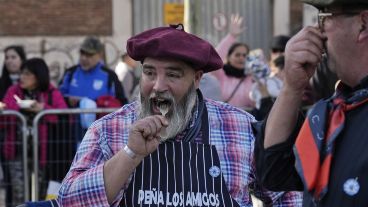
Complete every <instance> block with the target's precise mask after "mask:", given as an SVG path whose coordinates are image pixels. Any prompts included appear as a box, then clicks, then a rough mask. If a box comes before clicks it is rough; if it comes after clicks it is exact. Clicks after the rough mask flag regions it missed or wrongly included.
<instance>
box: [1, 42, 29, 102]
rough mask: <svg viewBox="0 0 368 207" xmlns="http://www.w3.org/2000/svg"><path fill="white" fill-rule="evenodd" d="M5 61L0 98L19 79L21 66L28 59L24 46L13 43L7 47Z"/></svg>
mask: <svg viewBox="0 0 368 207" xmlns="http://www.w3.org/2000/svg"><path fill="white" fill-rule="evenodd" d="M4 54H5V61H4V66H3V69H2V73H1V77H0V100H2V99H3V98H4V95H5V93H6V91H7V90H8V88H9V87H10V86H12V85H15V84H17V83H18V81H19V74H20V66H21V65H22V63H23V62H24V61H25V60H26V53H25V52H24V49H23V47H22V46H18V45H11V46H8V47H6V48H5V50H4Z"/></svg>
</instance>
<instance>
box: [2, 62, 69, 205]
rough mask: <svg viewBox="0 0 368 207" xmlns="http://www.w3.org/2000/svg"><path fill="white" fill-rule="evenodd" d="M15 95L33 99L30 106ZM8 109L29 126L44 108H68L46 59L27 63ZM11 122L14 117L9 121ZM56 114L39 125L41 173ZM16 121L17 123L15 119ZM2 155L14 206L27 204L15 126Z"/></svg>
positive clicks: (9, 97)
mask: <svg viewBox="0 0 368 207" xmlns="http://www.w3.org/2000/svg"><path fill="white" fill-rule="evenodd" d="M15 96H18V97H19V98H20V99H22V100H34V102H33V104H31V105H30V106H29V107H25V108H20V106H19V105H18V103H17V101H16V99H15V98H14V97H15ZM3 102H4V104H6V107H5V109H10V110H16V111H20V112H21V113H23V114H24V115H26V118H27V122H28V125H31V124H32V121H33V118H34V117H35V115H36V114H37V113H38V112H40V111H42V110H45V109H63V108H67V105H66V103H65V101H64V98H63V96H62V95H61V93H60V91H59V90H58V89H57V88H55V87H54V86H53V85H52V84H51V83H50V76H49V69H48V67H47V65H46V63H45V61H44V60H43V59H40V58H32V59H29V60H26V61H25V62H24V63H23V64H22V66H21V70H20V80H19V83H18V84H16V85H13V86H11V87H10V88H9V89H8V90H7V92H6V94H5V97H4V99H3ZM9 119H10V120H11V118H9ZM57 121H58V118H57V116H56V115H47V116H45V117H44V118H43V119H42V121H41V122H40V125H39V129H38V130H39V137H38V139H39V146H40V147H39V163H40V166H39V167H40V169H41V170H40V172H42V171H43V170H44V169H45V166H46V160H47V141H48V132H47V126H48V125H47V124H50V123H56V122H57ZM13 122H14V120H13ZM6 129H7V133H6V137H5V141H4V149H3V155H4V158H5V160H6V162H7V163H8V164H9V165H8V168H9V172H10V175H12V176H11V177H10V184H11V192H7V193H11V195H12V202H11V203H12V205H17V204H20V203H22V202H24V192H23V178H24V177H23V176H24V175H23V172H22V170H21V169H22V150H21V146H22V145H21V144H16V143H21V139H20V138H21V137H20V136H17V133H16V131H17V130H16V125H15V124H13V125H10V126H7V127H6Z"/></svg>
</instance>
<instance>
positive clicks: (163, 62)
mask: <svg viewBox="0 0 368 207" xmlns="http://www.w3.org/2000/svg"><path fill="white" fill-rule="evenodd" d="M142 65H143V67H145V66H150V67H163V68H172V69H175V68H176V69H183V70H186V69H191V70H194V69H193V68H192V67H191V66H190V65H189V64H187V63H186V62H184V61H182V60H178V59H171V58H150V57H147V58H145V59H144V61H143V63H142Z"/></svg>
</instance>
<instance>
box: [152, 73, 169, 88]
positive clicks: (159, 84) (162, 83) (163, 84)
mask: <svg viewBox="0 0 368 207" xmlns="http://www.w3.org/2000/svg"><path fill="white" fill-rule="evenodd" d="M153 89H154V90H155V91H157V92H165V91H167V90H168V85H167V80H166V78H165V77H162V76H157V78H156V80H155V84H154V86H153Z"/></svg>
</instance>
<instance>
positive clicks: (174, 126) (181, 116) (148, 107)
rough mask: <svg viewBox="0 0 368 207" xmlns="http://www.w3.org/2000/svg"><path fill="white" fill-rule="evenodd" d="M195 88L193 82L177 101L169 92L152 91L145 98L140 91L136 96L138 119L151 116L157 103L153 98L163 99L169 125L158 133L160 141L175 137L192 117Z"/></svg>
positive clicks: (195, 94) (195, 95)
mask: <svg viewBox="0 0 368 207" xmlns="http://www.w3.org/2000/svg"><path fill="white" fill-rule="evenodd" d="M196 97H197V93H196V89H195V87H194V83H193V84H192V85H191V86H190V88H189V90H188V92H187V93H186V94H185V95H184V97H183V98H182V99H181V100H180V101H179V102H177V101H176V100H175V98H174V97H173V96H172V94H171V93H169V92H163V93H161V92H155V91H154V92H152V93H151V94H150V95H149V98H145V97H143V96H142V94H141V93H140V94H139V96H138V102H139V103H140V105H139V109H138V113H139V115H138V117H139V119H143V118H145V117H147V116H152V115H154V114H153V111H152V109H153V106H154V105H157V102H155V100H157V99H164V100H165V102H167V103H169V104H168V105H169V111H168V113H167V114H166V116H165V117H166V118H167V120H168V122H169V125H168V126H167V127H166V129H165V128H163V130H162V131H161V132H164V133H160V137H161V141H165V140H167V139H169V138H174V137H176V136H177V135H178V134H179V133H181V132H182V131H183V130H184V129H185V128H186V127H187V125H188V123H189V122H190V120H191V118H192V111H193V108H194V105H195V103H196Z"/></svg>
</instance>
